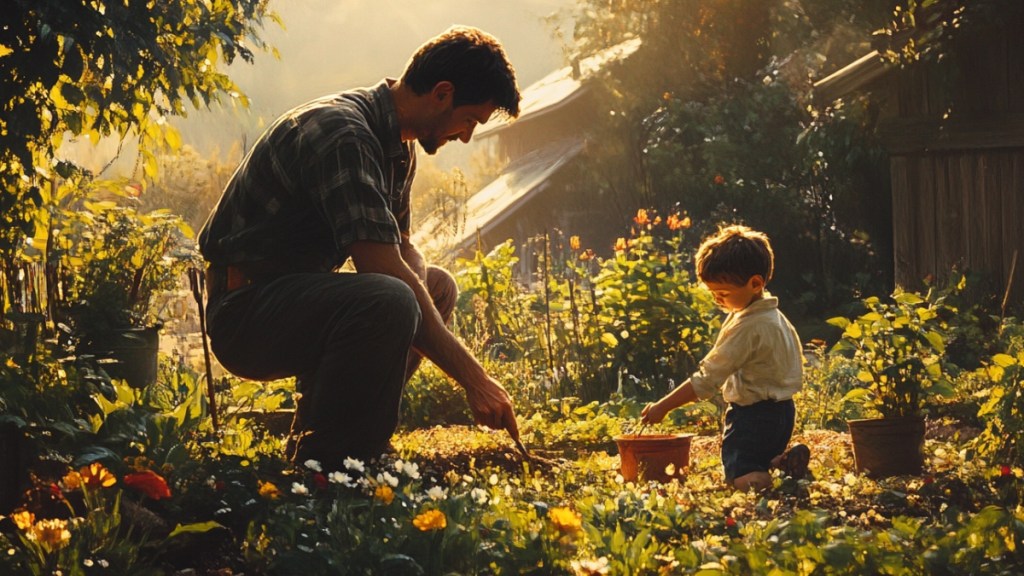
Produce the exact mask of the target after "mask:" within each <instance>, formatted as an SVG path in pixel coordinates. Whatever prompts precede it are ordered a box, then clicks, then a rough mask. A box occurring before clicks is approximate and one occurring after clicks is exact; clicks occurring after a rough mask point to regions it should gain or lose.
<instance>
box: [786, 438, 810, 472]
mask: <svg viewBox="0 0 1024 576" xmlns="http://www.w3.org/2000/svg"><path fill="white" fill-rule="evenodd" d="M810 461H811V449H810V448H808V447H807V446H805V445H803V444H794V445H792V446H790V447H789V449H788V450H786V451H785V452H783V453H782V457H781V458H780V459H779V469H780V470H782V473H783V474H785V475H786V476H789V477H790V478H793V479H795V480H802V479H803V477H804V476H807V464H808V463H810Z"/></svg>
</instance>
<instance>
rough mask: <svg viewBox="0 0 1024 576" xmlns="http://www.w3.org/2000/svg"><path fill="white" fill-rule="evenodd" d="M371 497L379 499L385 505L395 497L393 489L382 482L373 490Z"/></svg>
mask: <svg viewBox="0 0 1024 576" xmlns="http://www.w3.org/2000/svg"><path fill="white" fill-rule="evenodd" d="M373 497H374V498H376V499H377V500H380V501H381V502H383V503H384V504H385V505H388V504H391V501H392V500H394V499H395V491H394V490H392V489H391V486H388V485H387V484H382V485H380V486H377V489H376V490H374V491H373Z"/></svg>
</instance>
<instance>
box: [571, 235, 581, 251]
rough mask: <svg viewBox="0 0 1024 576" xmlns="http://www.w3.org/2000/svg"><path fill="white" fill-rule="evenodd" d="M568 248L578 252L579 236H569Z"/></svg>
mask: <svg viewBox="0 0 1024 576" xmlns="http://www.w3.org/2000/svg"><path fill="white" fill-rule="evenodd" d="M569 248H572V249H573V250H579V249H580V237H579V236H570V237H569Z"/></svg>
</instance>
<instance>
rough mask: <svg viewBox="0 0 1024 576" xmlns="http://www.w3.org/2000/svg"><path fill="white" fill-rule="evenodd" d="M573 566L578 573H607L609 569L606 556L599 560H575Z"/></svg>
mask: <svg viewBox="0 0 1024 576" xmlns="http://www.w3.org/2000/svg"><path fill="white" fill-rule="evenodd" d="M571 566H572V569H573V572H575V573H576V574H607V573H608V570H609V567H608V557H606V556H601V557H600V558H598V559H597V560H573V561H572V563H571Z"/></svg>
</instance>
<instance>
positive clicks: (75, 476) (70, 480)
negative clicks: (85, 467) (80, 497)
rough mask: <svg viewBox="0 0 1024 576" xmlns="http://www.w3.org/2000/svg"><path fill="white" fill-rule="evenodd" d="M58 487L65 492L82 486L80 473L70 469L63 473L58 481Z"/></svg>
mask: <svg viewBox="0 0 1024 576" xmlns="http://www.w3.org/2000/svg"><path fill="white" fill-rule="evenodd" d="M60 487H61V489H62V490H64V491H65V492H74V491H75V490H78V489H79V488H81V487H82V475H81V474H79V473H78V472H75V471H74V470H72V471H71V472H68V473H67V474H65V475H64V478H63V479H62V480H61V481H60Z"/></svg>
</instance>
